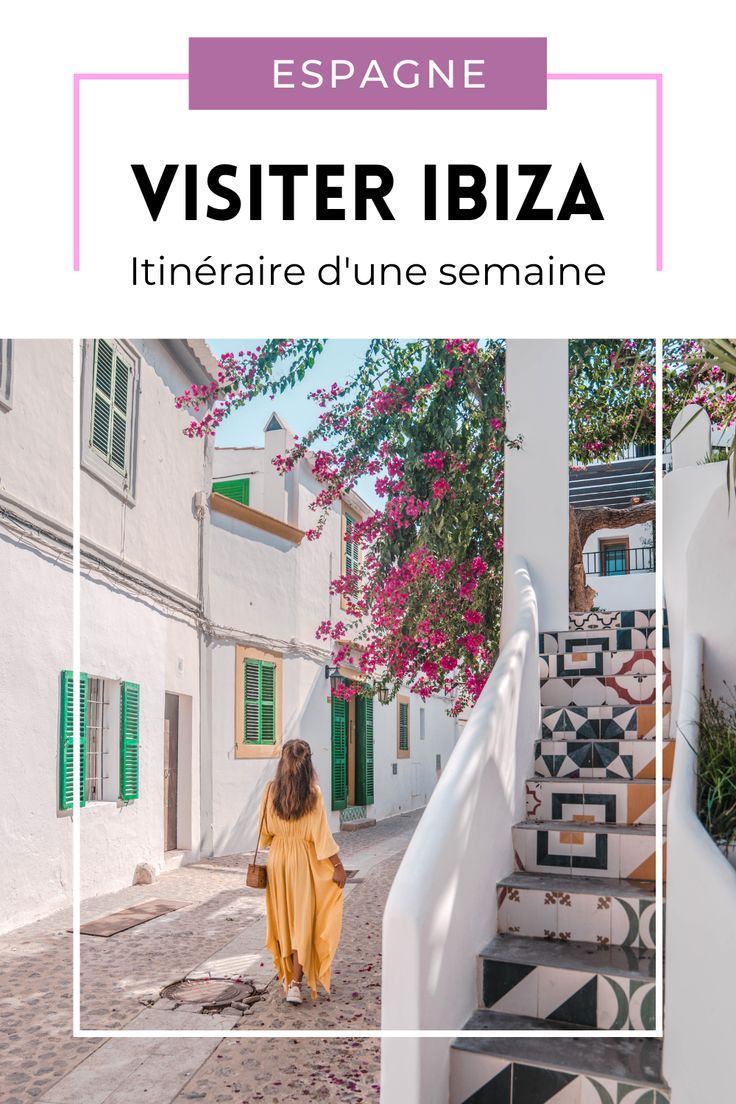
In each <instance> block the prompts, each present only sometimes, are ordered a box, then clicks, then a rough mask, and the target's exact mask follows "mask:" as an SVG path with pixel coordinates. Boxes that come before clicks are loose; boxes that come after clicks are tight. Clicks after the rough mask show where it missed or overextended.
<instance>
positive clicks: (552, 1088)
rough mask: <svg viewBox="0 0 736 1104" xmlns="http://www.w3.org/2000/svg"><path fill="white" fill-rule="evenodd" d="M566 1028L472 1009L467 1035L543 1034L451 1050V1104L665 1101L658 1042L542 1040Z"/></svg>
mask: <svg viewBox="0 0 736 1104" xmlns="http://www.w3.org/2000/svg"><path fill="white" fill-rule="evenodd" d="M566 1026H567V1025H564V1024H557V1023H552V1022H551V1021H549V1020H540V1019H538V1018H537V1017H531V1016H510V1015H503V1014H501V1013H497V1012H489V1011H487V1010H484V1009H479V1010H478V1011H477V1012H474V1013H473V1015H472V1016H471V1017H470V1019H469V1020H468V1022H467V1023H466V1024H465V1030H466V1031H487V1032H489V1033H490V1032H493V1033H497V1032H505V1031H527V1032H537V1033H538V1034H537V1035H535V1036H532V1037H529V1038H522V1039H519V1038H507V1037H504V1035H500V1037H499V1036H496V1037H495V1038H494V1037H488V1038H474V1039H456V1040H455V1042H454V1043H453V1044H452V1050H451V1052H450V1104H511V1102H512V1101H515V1102H521V1104H552V1102H554V1104H667V1102H668V1101H669V1089H668V1087H667V1085H666V1084H665V1082H664V1080H663V1078H662V1043H661V1041H660V1040H659V1039H596V1038H586V1039H578V1038H573V1037H572V1036H571V1037H570V1038H569V1039H568V1038H562V1039H549V1038H545V1032H546V1031H547V1030H555V1031H557V1030H563V1031H564V1030H565V1029H566ZM507 1089H508V1091H507Z"/></svg>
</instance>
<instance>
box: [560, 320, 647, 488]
mask: <svg viewBox="0 0 736 1104" xmlns="http://www.w3.org/2000/svg"><path fill="white" fill-rule="evenodd" d="M568 348H569V355H570V398H569V404H570V458H571V461H572V463H573V465H575V466H578V467H585V466H586V465H587V464H590V463H593V462H595V461H611V460H615V459H616V457H617V456H619V455H620V454H621V452H622V451H623V450H624V449H625V448H626V446H627V445H630V444H631V443H632V441H636V443H637V444H638V445H654V442H655V411H656V407H655V392H654V375H655V370H656V350H655V343H654V341H653V340H635V339H627V340H623V341H597V340H590V339H582V340H574V341H570V342H569V343H568Z"/></svg>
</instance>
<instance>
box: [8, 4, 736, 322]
mask: <svg viewBox="0 0 736 1104" xmlns="http://www.w3.org/2000/svg"><path fill="white" fill-rule="evenodd" d="M693 12H695V13H696V14H695V17H693V15H692V13H693ZM727 15H728V6H727V5H725V4H722V3H716V2H712V0H710V2H703V3H701V4H699V5H698V7H697V8H696V9H693V8H690V7H688V8H684V7H681V8H678V7H677V6H676V5H673V4H669V5H666V6H665V5H663V4H653V3H649V4H644V3H641V2H640V0H639V2H637V3H630V2H626V0H621V2H618V3H616V4H615V5H612V4H609V5H605V6H602V5H596V6H595V7H591V5H590V3H589V2H587V3H577V2H569V3H562V2H558V3H549V2H546V3H534V2H529V3H527V4H525V5H524V7H523V10H521V9H520V8H519V6H518V5H516V6H512V5H492V4H461V3H455V4H452V5H448V4H442V5H439V4H427V3H425V4H423V5H422V6H421V7H419V6H414V5H408V4H404V5H399V4H397V3H396V2H395V0H394V2H392V3H383V2H380V0H377V2H375V3H372V4H371V5H370V8H366V7H363V6H360V7H359V6H357V5H356V6H352V7H348V6H347V5H345V4H344V3H340V4H332V3H325V4H322V5H320V6H319V8H316V7H315V6H313V5H310V6H309V7H307V6H306V5H304V4H297V3H289V2H282V3H279V4H278V5H272V6H271V7H270V8H268V9H265V8H261V9H260V10H256V7H255V5H252V4H250V5H244V4H240V3H232V2H223V0H220V2H216V0H211V2H210V3H208V4H207V5H204V4H202V3H201V2H197V3H193V2H183V0H179V2H177V3H172V2H158V3H151V2H150V0H148V2H139V0H129V2H128V3H126V4H125V5H123V6H117V7H114V6H112V5H107V4H105V5H103V4H99V3H94V4H93V3H88V2H80V3H74V4H71V3H64V4H59V3H50V2H48V3H26V4H24V5H23V6H22V7H21V6H20V5H13V8H12V12H11V8H10V5H5V6H4V10H3V12H2V15H1V16H0V25H1V30H2V35H1V37H0V51H1V54H0V94H1V98H0V110H1V112H2V114H1V115H0V137H1V138H2V145H1V146H0V150H1V151H2V153H1V157H2V168H1V171H0V220H1V221H0V255H1V257H2V264H1V265H0V328H1V329H2V330H3V331H4V332H7V333H8V334H10V335H11V336H16V337H17V336H29V335H35V336H60V335H62V334H65V335H66V334H71V333H77V332H103V331H104V332H108V331H109V332H123V331H124V332H138V333H144V334H149V335H161V334H165V335H172V334H180V333H182V332H183V331H186V332H187V333H191V332H196V333H209V334H213V333H234V332H236V331H237V332H241V331H248V330H249V329H250V330H251V331H255V330H257V331H258V332H262V333H275V332H277V331H278V332H280V333H281V332H288V333H290V334H292V335H307V334H316V333H324V334H327V335H329V336H334V337H338V336H358V335H367V334H375V333H379V334H381V335H385V336H389V335H395V336H406V335H411V334H416V333H422V334H426V335H446V334H447V335H451V334H452V335H455V334H464V333H473V334H475V333H487V334H493V335H499V336H500V335H502V336H506V337H511V336H528V337H531V336H582V335H584V334H585V335H588V334H597V335H601V336H605V335H611V334H615V333H627V334H632V335H633V334H636V335H654V334H667V335H670V334H672V335H681V334H691V333H724V332H730V330H729V325H730V319H731V317H732V313H733V305H732V303H733V290H732V289H733V276H732V272H733V266H732V263H731V239H732V216H731V209H732V202H733V201H732V194H733V181H734V179H736V177H734V173H733V160H734V152H733V151H734V145H733V142H732V141H731V137H730V132H731V119H732V117H733V98H734V93H733V86H734V85H733V77H732V65H731V62H732V58H731V36H730V34H729V33H728V28H729V23H730V21H729V20H728V19H727ZM279 34H288V35H297V36H298V35H304V36H315V35H333V36H334V35H371V36H382V35H383V36H398V35H405V36H419V35H421V36H464V35H478V36H482V35H543V36H547V38H548V69H549V71H551V72H570V71H592V72H607V71H614V72H622V71H631V72H635V71H645V72H652V71H658V70H662V71H663V72H664V90H665V177H664V184H665V237H664V263H665V268H664V272H662V273H657V271H656V269H655V176H654V166H655V162H654V157H655V90H654V84H653V82H646V83H645V82H636V83H633V82H631V83H630V82H627V83H623V82H612V83H609V82H605V83H602V82H601V83H590V82H585V83H581V82H550V84H549V106H548V110H547V111H546V112H513V113H511V112H510V113H503V112H487V113H486V112H436V113H435V112H395V113H391V112H375V113H371V112H355V113H347V112H340V113H331V112H295V113H287V112H261V113H245V112H190V111H189V110H188V108H187V84H186V82H184V81H182V82H176V83H161V82H157V83H149V82H146V83H131V82H121V83H118V82H116V83H114V84H113V83H106V84H103V83H100V82H94V83H92V82H85V83H84V85H83V87H82V143H83V146H82V149H83V158H82V238H81V246H82V268H81V271H80V272H79V273H74V272H73V270H72V74H73V73H74V71H75V70H76V71H86V72H89V71H99V72H105V71H124V72H136V71H138V72H145V71H153V72H186V70H187V68H188V41H187V40H188V38H189V36H190V35H191V36H195V35H213V36H214V35H231V36H236V35H241V36H247V35H253V36H257V35H279ZM356 160H361V161H367V160H376V161H379V162H381V163H384V164H387V165H389V166H390V167H391V168H392V170H393V171H394V175H395V177H396V180H397V183H396V187H395V191H394V193H393V196H392V197H391V200H390V202H391V205H392V207H393V208H394V211H395V214H396V222H394V223H382V222H380V221H378V220H377V219H372V220H370V221H369V222H367V223H365V224H356V223H353V222H347V223H334V224H333V223H317V222H315V221H314V220H313V218H312V216H311V203H312V199H311V196H312V193H311V192H310V191H309V188H307V189H305V191H304V201H303V202H302V203H300V204H299V206H298V208H297V214H298V218H297V221H295V222H293V223H286V224H283V223H280V222H279V221H278V220H277V219H269V220H268V221H264V222H262V223H250V222H249V221H248V220H247V218H246V217H245V216H244V215H241V216H240V217H239V218H238V219H237V220H235V221H234V222H232V223H214V222H210V221H208V220H206V219H201V220H200V221H198V222H196V223H186V222H185V221H184V219H183V201H182V198H181V192H179V191H175V192H172V196H171V197H170V198H171V203H172V206H171V207H169V205H168V203H167V205H166V207H165V209H164V214H163V215H162V216H161V218H160V220H159V222H158V223H157V224H155V225H154V224H153V223H152V222H151V221H150V218H149V216H148V213H147V211H146V209H145V207H144V204H143V201H142V199H141V197H140V195H139V193H138V190H137V186H136V185H135V182H134V180H133V177H132V173H131V171H130V168H129V165H130V162H132V161H143V162H145V163H147V164H149V165H150V167H151V171H152V173H153V172H154V171H156V170H158V169H160V167H161V166H162V165H163V163H164V162H165V161H177V162H186V161H197V162H198V163H199V164H200V165H202V166H203V168H204V172H205V174H206V170H207V168H208V167H209V166H210V165H211V164H214V163H216V162H219V161H229V162H234V163H237V164H239V165H242V166H243V167H245V166H247V165H248V164H249V163H251V162H258V163H262V164H268V163H269V162H274V161H286V162H298V161H307V162H309V163H310V164H313V163H315V162H317V161H320V162H332V161H335V162H344V163H347V164H350V163H351V162H354V161H356ZM425 161H427V162H438V163H439V164H446V163H447V162H448V161H471V162H475V163H478V164H481V165H483V166H484V167H486V169H487V170H488V172H489V175H491V174H492V172H493V166H494V165H495V164H496V163H497V162H508V163H509V164H511V165H515V164H516V163H518V162H544V161H552V162H553V163H554V165H555V169H554V170H553V174H552V177H551V179H550V184H549V187H550V200H551V201H552V205H555V204H559V202H560V201H561V199H562V196H563V195H564V192H565V190H566V186H567V182H568V179H569V177H570V176H571V174H572V171H573V170H574V168H575V166H576V165H577V163H578V161H582V162H583V163H584V165H585V167H586V169H587V171H588V173H589V176H590V179H591V181H592V183H593V186H594V189H595V192H596V195H597V197H598V199H599V202H600V203H601V206H602V208H603V211H604V214H605V216H606V219H605V222H603V223H591V222H589V221H588V220H587V219H581V220H573V221H572V222H571V223H521V222H509V223H505V224H504V223H497V222H495V220H494V219H493V218H492V217H490V216H486V217H485V218H484V219H482V220H480V221H478V222H468V223H459V222H455V223H447V222H443V221H438V222H436V223H425V222H424V221H423V220H422V218H421V209H420V196H421V189H420V187H419V184H420V181H421V166H422V164H423V163H424V162H425ZM243 171H244V169H243V170H241V172H243ZM304 183H306V182H299V184H300V185H303V184H304ZM545 205H546V204H545ZM134 252H135V253H138V254H139V255H148V256H154V257H157V256H158V254H159V253H164V254H166V255H167V257H168V258H169V259H170V260H181V261H188V262H190V263H191V264H193V265H195V264H196V263H198V262H199V261H201V260H203V259H204V258H205V256H207V255H208V254H211V255H213V257H214V259H215V260H220V261H235V262H237V261H248V260H253V259H255V258H257V256H258V254H259V253H263V254H265V255H266V257H267V259H274V260H278V261H282V262H286V261H289V260H294V261H300V262H302V263H305V264H307V265H308V266H311V267H313V266H314V263H315V261H317V260H320V261H321V260H328V259H330V258H331V257H333V256H334V254H335V253H336V252H340V254H341V255H345V254H346V253H347V254H348V255H349V256H350V257H351V259H353V260H360V261H361V262H365V261H367V260H375V261H381V260H384V261H389V260H396V261H401V262H404V263H408V262H410V261H418V262H421V263H424V264H425V265H426V266H428V267H436V266H437V265H438V264H439V263H441V262H443V261H457V262H460V261H465V260H467V261H475V262H478V263H483V262H484V261H502V262H510V261H515V262H517V263H519V264H524V263H527V262H532V261H540V262H541V261H544V260H546V258H547V256H548V255H549V254H550V253H552V254H554V255H555V257H556V258H557V259H558V260H565V261H575V262H578V263H580V264H581V265H584V264H586V263H590V262H599V263H602V264H603V265H604V266H605V268H606V270H607V273H608V278H607V281H606V283H605V284H604V286H602V287H598V288H575V287H569V288H568V287H566V288H563V289H550V288H520V289H516V288H511V287H509V288H505V289H500V290H499V289H497V288H492V289H488V290H486V289H483V288H475V289H473V288H462V289H457V288H455V289H452V288H437V287H434V286H427V287H425V288H411V287H403V288H401V289H400V290H398V291H397V290H395V289H394V288H390V289H388V290H372V289H368V288H362V289H361V288H355V287H351V286H346V287H344V288H341V289H339V290H338V289H334V288H332V289H331V288H321V287H319V286H318V285H316V284H315V283H314V282H313V281H312V282H310V283H309V284H308V285H305V286H303V287H301V288H296V289H290V290H285V291H284V290H279V291H273V290H270V289H269V290H263V291H259V290H254V289H246V288H239V289H237V288H233V289H229V290H222V289H219V288H216V287H212V288H192V289H186V288H181V289H175V290H161V289H158V288H138V289H133V288H131V287H130V258H131V256H132V254H133V253H134ZM731 328H733V327H731Z"/></svg>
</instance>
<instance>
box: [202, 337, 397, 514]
mask: <svg viewBox="0 0 736 1104" xmlns="http://www.w3.org/2000/svg"><path fill="white" fill-rule="evenodd" d="M262 342H263V338H260V337H234V338H210V337H208V338H207V343H208V345H209V346H210V348H211V349H212V351H213V353H214V354H215V356H217V357H219V356H221V355H222V354H223V353H229V352H235V353H238V352H239V351H240V350H241V349H253V348H255V346H256V345H260V344H261V343H262ZM367 347H368V339H367V338H366V339H364V340H358V341H355V340H334V341H328V342H327V345H326V346H325V350H324V352H323V353H322V354H321V355H320V357H319V358H318V359H317V363H316V364H315V366H314V368H313V369H312V370H311V372H309V373H307V375H306V376H305V378H304V379H303V380H302V382H301V383H300V384H298V385H297V386H296V387H295V388H294V389H293V390H292V391H287V392H285V394H283V395H278V396H277V397H276V399H274V401H273V402H271V400H270V399H268V398H265V397H262V396H259V397H258V398H257V399H253V401H252V402H249V403H248V404H247V405H246V406H244V407H242V408H241V409H240V410H237V411H236V412H235V413H234V414H231V415H230V417H229V418H227V419H226V420H225V421H224V422H223V423H222V425H221V426H220V428H219V429H218V431H217V437H216V442H217V444H218V445H219V446H220V447H223V448H226V447H233V446H236V445H240V446H243V445H262V444H263V427H264V426H265V424H266V422H267V420H268V416H269V414H270V413H271V412H272V411H273V410H276V411H277V412H278V413H279V415H280V416H281V417H282V418H284V419H285V420H286V421H287V422H288V423H289V425H290V426H291V428H292V429H293V430H294V432H295V433H296V434H298V435H299V436H303V435H304V434H305V433H306V432H307V430H309V429H311V428H312V427H313V425H314V423H315V421H316V419H317V415H318V414H319V408H318V407H317V406H316V404H315V403H313V402H311V401H310V400H309V399H308V398H307V395H308V394H309V392H310V391H314V390H315V388H317V387H329V386H330V385H331V384H332V383H334V382H335V380H337V381H338V382H339V383H342V382H343V381H344V380H346V379H348V378H349V377H350V376H351V375H352V373H353V370H354V368H355V367H357V365H358V364H359V363H360V361H361V360H362V359H363V357H364V355H365V351H366V349H367ZM373 482H374V481H373V479H362V480H361V481H360V482H359V483H358V487H357V490H358V493H359V494H360V495H361V496H362V497H363V498H364V499H365V500H366V502H368V503H369V505H371V506H377V505H378V504H379V500H378V498H377V497H376V494H375V492H374V490H373Z"/></svg>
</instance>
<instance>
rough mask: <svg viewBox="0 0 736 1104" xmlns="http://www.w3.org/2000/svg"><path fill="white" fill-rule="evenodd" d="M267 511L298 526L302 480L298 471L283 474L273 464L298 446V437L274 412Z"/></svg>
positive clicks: (269, 426)
mask: <svg viewBox="0 0 736 1104" xmlns="http://www.w3.org/2000/svg"><path fill="white" fill-rule="evenodd" d="M263 436H264V449H265V454H264V466H263V512H264V513H266V514H269V515H270V516H271V517H275V518H278V519H279V521H286V522H288V523H289V524H290V525H296V524H297V523H298V511H299V501H298V481H297V473H296V471H291V472H287V474H286V475H285V476H283V475H280V474H279V472H278V471H277V470H276V468H275V467H274V465H273V460H274V458H275V457H276V456H283V455H284V454H285V453H286V452H287V451H288V450H289V449H290V448H291V447H292V445H293V444H294V434H293V433H292V432H291V430H290V428H289V426H288V425H287V424H286V422H285V421H283V419H282V418H279V416H278V414H276V412H275V411H274V413H272V414H271V415H270V417H269V419H268V421H267V422H266V425H265V428H264V431H263Z"/></svg>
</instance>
